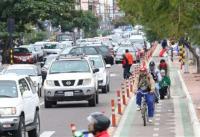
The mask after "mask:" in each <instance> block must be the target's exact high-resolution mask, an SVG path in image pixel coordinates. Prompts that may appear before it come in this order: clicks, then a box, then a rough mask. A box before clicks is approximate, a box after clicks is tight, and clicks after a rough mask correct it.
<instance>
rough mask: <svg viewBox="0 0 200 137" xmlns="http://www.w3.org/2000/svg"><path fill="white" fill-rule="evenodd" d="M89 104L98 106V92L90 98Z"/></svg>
mask: <svg viewBox="0 0 200 137" xmlns="http://www.w3.org/2000/svg"><path fill="white" fill-rule="evenodd" d="M88 105H89V106H90V107H95V106H96V94H94V95H93V97H92V99H90V100H88Z"/></svg>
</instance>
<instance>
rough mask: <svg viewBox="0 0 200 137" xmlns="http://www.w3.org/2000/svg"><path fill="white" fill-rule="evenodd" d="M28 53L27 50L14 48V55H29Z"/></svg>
mask: <svg viewBox="0 0 200 137" xmlns="http://www.w3.org/2000/svg"><path fill="white" fill-rule="evenodd" d="M29 52H30V51H29V50H28V49H27V48H15V49H14V53H29Z"/></svg>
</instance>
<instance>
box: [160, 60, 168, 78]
mask: <svg viewBox="0 0 200 137" xmlns="http://www.w3.org/2000/svg"><path fill="white" fill-rule="evenodd" d="M158 68H159V70H160V71H161V70H162V69H163V70H165V74H166V75H168V65H167V63H166V61H165V60H164V59H161V60H160V64H159V66H158Z"/></svg>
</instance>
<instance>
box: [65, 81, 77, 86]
mask: <svg viewBox="0 0 200 137" xmlns="http://www.w3.org/2000/svg"><path fill="white" fill-rule="evenodd" d="M74 83H75V80H62V84H63V86H74Z"/></svg>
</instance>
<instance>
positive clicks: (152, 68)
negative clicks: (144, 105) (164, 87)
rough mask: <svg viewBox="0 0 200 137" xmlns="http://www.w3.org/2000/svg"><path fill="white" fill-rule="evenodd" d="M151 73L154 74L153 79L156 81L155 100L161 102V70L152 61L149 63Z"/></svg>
mask: <svg viewBox="0 0 200 137" xmlns="http://www.w3.org/2000/svg"><path fill="white" fill-rule="evenodd" d="M149 73H150V74H151V75H152V77H153V80H154V81H155V97H156V98H155V102H156V103H158V102H159V98H160V94H159V81H161V75H160V71H159V70H158V69H157V68H156V65H155V62H154V61H151V62H150V63H149Z"/></svg>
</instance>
